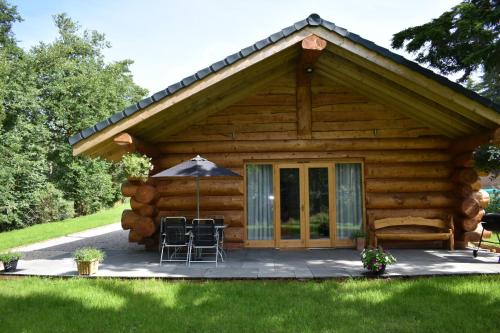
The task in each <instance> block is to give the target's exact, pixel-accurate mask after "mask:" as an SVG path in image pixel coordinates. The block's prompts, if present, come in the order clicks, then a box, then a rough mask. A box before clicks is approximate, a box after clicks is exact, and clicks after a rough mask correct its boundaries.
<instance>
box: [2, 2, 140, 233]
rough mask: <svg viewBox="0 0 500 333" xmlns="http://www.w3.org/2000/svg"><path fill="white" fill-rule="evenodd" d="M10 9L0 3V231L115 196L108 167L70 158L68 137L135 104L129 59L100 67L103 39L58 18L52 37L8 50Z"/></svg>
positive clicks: (114, 173)
mask: <svg viewBox="0 0 500 333" xmlns="http://www.w3.org/2000/svg"><path fill="white" fill-rule="evenodd" d="M19 20H21V17H20V16H19V14H18V13H17V9H16V7H15V6H11V5H9V4H8V3H7V2H5V1H4V0H0V193H1V195H0V231H4V230H10V229H16V228H21V227H24V226H28V225H31V224H35V223H43V222H47V221H52V220H57V219H62V218H66V217H69V216H72V215H73V212H74V211H76V212H77V213H78V214H87V213H92V212H95V211H97V210H99V209H101V208H103V207H107V206H110V205H111V204H113V203H114V202H116V201H117V200H118V199H119V198H121V195H120V192H119V186H118V183H117V182H116V178H117V177H118V168H117V166H115V165H114V164H112V163H109V162H106V161H103V160H99V159H95V160H93V159H89V158H85V157H77V158H74V157H73V156H72V152H71V147H70V145H69V144H68V141H67V140H68V137H69V136H70V135H72V134H73V133H75V132H77V131H79V130H81V129H83V128H85V127H87V126H90V125H93V124H94V123H96V122H97V121H99V120H102V119H103V118H106V117H108V116H110V115H111V114H113V113H115V112H117V111H120V110H122V109H123V108H125V107H126V106H128V105H129V104H132V103H134V102H136V101H137V100H139V99H140V98H141V97H142V96H144V95H145V94H146V90H144V89H142V88H140V87H138V86H137V85H136V84H135V83H134V82H133V80H132V76H131V74H130V71H129V66H130V64H131V63H132V62H131V61H130V60H123V61H118V62H112V63H106V62H105V60H104V56H103V54H102V52H103V50H104V49H105V48H108V47H110V46H109V43H108V42H107V41H106V40H105V38H104V35H102V34H100V33H97V32H95V31H83V32H81V29H80V27H79V26H78V24H77V23H76V22H74V21H72V20H71V19H70V18H68V17H67V16H66V15H64V14H60V15H56V16H54V21H55V24H56V26H57V28H58V31H59V35H58V37H57V38H56V40H55V41H53V42H51V43H43V42H41V43H39V44H38V45H36V46H35V47H33V48H32V49H31V50H29V51H24V50H23V49H21V48H20V47H18V46H17V45H16V40H15V38H14V35H13V33H12V24H13V23H14V22H16V21H19Z"/></svg>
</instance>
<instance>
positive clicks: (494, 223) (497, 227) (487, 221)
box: [472, 213, 500, 258]
mask: <svg viewBox="0 0 500 333" xmlns="http://www.w3.org/2000/svg"><path fill="white" fill-rule="evenodd" d="M481 224H482V225H483V231H482V232H481V238H480V239H479V244H478V245H477V247H476V249H475V250H473V251H472V255H473V256H474V258H475V257H477V252H478V251H479V248H480V247H481V243H491V244H495V243H494V242H490V241H485V240H483V233H484V230H485V229H486V230H489V231H492V232H493V233H495V234H496V237H497V240H498V242H499V243H500V213H489V214H485V215H484V216H483V218H482V220H481Z"/></svg>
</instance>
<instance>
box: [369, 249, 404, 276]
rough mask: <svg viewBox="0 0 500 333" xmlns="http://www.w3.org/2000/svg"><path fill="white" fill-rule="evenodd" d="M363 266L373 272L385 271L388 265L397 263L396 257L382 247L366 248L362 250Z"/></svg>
mask: <svg viewBox="0 0 500 333" xmlns="http://www.w3.org/2000/svg"><path fill="white" fill-rule="evenodd" d="M361 261H362V262H363V267H364V268H366V269H368V270H369V271H371V272H373V273H379V272H383V271H384V270H385V268H386V266H387V265H392V264H395V263H396V258H394V256H393V255H392V254H391V253H389V251H386V250H384V249H383V248H382V247H380V246H379V247H377V248H366V249H364V250H363V252H361Z"/></svg>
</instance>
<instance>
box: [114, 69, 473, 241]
mask: <svg viewBox="0 0 500 333" xmlns="http://www.w3.org/2000/svg"><path fill="white" fill-rule="evenodd" d="M311 89H312V118H311V119H312V134H311V139H299V138H298V136H297V108H296V95H295V77H294V74H293V73H292V74H290V75H286V76H284V77H282V78H280V79H279V80H277V81H275V82H274V83H273V84H271V85H269V86H268V87H266V89H262V90H261V91H259V92H258V93H257V94H255V95H253V96H251V97H249V98H246V99H244V100H242V101H240V102H238V103H236V104H234V105H232V106H231V107H228V108H226V109H224V110H222V111H220V112H218V113H216V114H213V115H210V116H208V117H207V118H206V119H204V120H203V121H199V122H197V123H196V124H194V125H192V126H191V127H189V128H187V129H186V130H183V131H182V132H181V133H178V134H176V135H173V136H171V137H169V139H168V140H166V141H164V142H161V143H158V144H157V148H158V149H159V151H160V156H159V157H157V158H155V159H154V164H155V167H156V170H155V171H159V170H163V169H165V168H168V167H171V166H173V165H175V164H177V163H179V162H182V161H184V160H186V159H189V158H192V157H193V156H194V155H196V154H200V155H202V156H203V157H206V158H207V159H209V160H211V161H213V162H215V163H216V164H218V165H220V166H223V167H228V168H231V169H232V170H233V171H235V172H238V173H240V174H241V175H243V172H244V163H245V162H251V161H263V160H272V161H277V160H300V159H306V160H315V159H323V160H335V161H342V160H343V159H353V158H356V159H361V160H363V161H364V171H365V174H364V188H365V192H366V196H365V208H366V217H367V219H366V220H367V221H366V222H367V223H372V222H373V221H374V220H375V219H380V218H385V217H401V216H421V217H427V218H447V217H448V216H449V215H450V214H457V207H458V206H460V202H462V201H461V199H458V198H457V196H456V195H455V190H456V188H457V186H459V187H461V188H462V190H463V191H465V192H467V191H469V190H470V193H469V192H467V193H469V195H472V193H473V192H475V190H471V189H470V188H469V187H470V186H474V184H470V183H460V182H457V181H456V179H454V178H453V179H452V176H453V175H456V166H455V164H454V163H453V162H452V158H454V156H456V155H457V153H455V152H451V151H450V150H449V147H450V140H449V139H447V138H445V137H443V136H441V135H439V133H437V132H436V131H435V130H432V129H430V128H427V127H425V126H422V125H421V124H419V123H418V122H417V121H415V120H413V119H411V118H409V117H407V116H406V115H405V114H403V113H401V112H399V111H398V110H395V109H390V108H388V107H386V106H384V105H381V104H378V103H375V102H374V101H372V100H371V99H370V98H369V97H367V96H363V95H361V94H359V93H357V92H355V91H352V90H351V89H349V88H346V87H344V86H341V85H339V84H337V83H333V82H331V81H329V80H327V79H325V78H323V77H321V76H315V77H314V79H313V81H312V87H311ZM460 153H463V152H460ZM469 176H470V175H469ZM464 177H465V175H464ZM154 186H155V189H156V191H155V195H154V198H152V199H151V200H149V201H148V202H144V201H147V200H145V199H142V201H141V200H139V198H135V199H134V201H138V202H137V203H136V202H134V204H133V207H132V208H133V213H134V214H135V215H132V213H131V212H127V213H126V215H127V217H126V219H125V220H126V222H125V223H124V228H128V229H130V230H132V231H131V237H130V238H131V240H133V241H137V240H139V241H142V242H144V241H145V240H146V241H145V242H146V243H148V242H150V241H148V240H147V239H149V238H151V237H156V234H155V233H156V231H155V232H154V233H152V234H151V235H149V234H150V233H151V231H150V230H149V229H148V228H149V227H150V226H151V223H154V222H155V223H156V225H157V224H158V222H159V218H160V217H161V216H169V215H170V216H172V215H184V216H185V215H187V216H194V215H195V210H196V204H195V196H194V193H195V184H194V181H192V180H187V179H181V178H179V179H162V180H159V181H157V182H155V183H154ZM200 188H201V198H202V200H201V214H202V215H203V216H210V215H224V217H225V218H226V223H228V224H229V226H230V227H229V228H228V229H227V232H226V243H227V244H228V245H230V246H243V243H244V241H245V239H244V235H245V232H244V231H245V225H244V224H245V222H244V220H245V219H244V205H245V203H244V193H243V192H244V184H243V178H241V179H235V178H226V179H219V178H217V179H216V178H208V179H202V180H201V182H200ZM124 193H126V195H129V194H133V196H137V192H133V191H132V190H130V189H125V190H124ZM143 196H144V194H143ZM144 205H146V206H144ZM466 210H467V211H468V212H469V208H468V207H467V208H466ZM473 213H475V214H473ZM479 213H480V212H479V211H478V212H475V211H472V210H471V211H470V213H469V215H468V216H469V217H470V218H477V214H479ZM124 214H125V213H124ZM129 215H130V216H129ZM138 216H141V218H139V217H138ZM146 219H148V220H147V223H146ZM141 223H142V224H141ZM457 223H459V224H460V226H462V225H465V222H463V221H462V222H457ZM139 225H140V227H138V226H139ZM137 233H140V237H139V236H138V235H137ZM148 244H149V243H148Z"/></svg>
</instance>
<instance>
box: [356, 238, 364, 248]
mask: <svg viewBox="0 0 500 333" xmlns="http://www.w3.org/2000/svg"><path fill="white" fill-rule="evenodd" d="M365 247H366V239H365V238H364V237H358V238H356V250H358V251H363V250H364V248H365Z"/></svg>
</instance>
